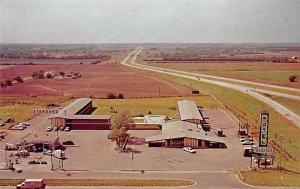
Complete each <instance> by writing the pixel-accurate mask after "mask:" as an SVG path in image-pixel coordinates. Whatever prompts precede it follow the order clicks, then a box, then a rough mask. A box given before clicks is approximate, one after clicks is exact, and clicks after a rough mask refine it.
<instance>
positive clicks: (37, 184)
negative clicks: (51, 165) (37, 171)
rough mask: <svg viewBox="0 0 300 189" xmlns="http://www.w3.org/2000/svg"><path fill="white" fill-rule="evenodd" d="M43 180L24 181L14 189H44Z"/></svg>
mask: <svg viewBox="0 0 300 189" xmlns="http://www.w3.org/2000/svg"><path fill="white" fill-rule="evenodd" d="M44 188H46V185H45V184H44V179H26V180H25V181H24V182H22V183H21V184H18V185H17V186H16V189H44Z"/></svg>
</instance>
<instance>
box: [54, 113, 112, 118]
mask: <svg viewBox="0 0 300 189" xmlns="http://www.w3.org/2000/svg"><path fill="white" fill-rule="evenodd" d="M55 117H59V118H64V119H110V118H111V115H60V114H57V115H52V116H50V117H49V119H52V118H55Z"/></svg>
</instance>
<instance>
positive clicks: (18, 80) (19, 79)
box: [14, 76, 24, 83]
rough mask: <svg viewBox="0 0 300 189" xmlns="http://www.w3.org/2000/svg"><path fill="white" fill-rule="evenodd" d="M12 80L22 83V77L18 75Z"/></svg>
mask: <svg viewBox="0 0 300 189" xmlns="http://www.w3.org/2000/svg"><path fill="white" fill-rule="evenodd" d="M14 80H15V81H17V82H19V83H23V82H24V81H23V79H22V78H21V77H19V76H18V77H15V78H14Z"/></svg>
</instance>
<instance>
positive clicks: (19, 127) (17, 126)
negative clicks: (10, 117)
mask: <svg viewBox="0 0 300 189" xmlns="http://www.w3.org/2000/svg"><path fill="white" fill-rule="evenodd" d="M24 129H25V127H24V126H23V125H22V124H20V123H19V124H18V125H15V126H13V127H12V128H11V130H24Z"/></svg>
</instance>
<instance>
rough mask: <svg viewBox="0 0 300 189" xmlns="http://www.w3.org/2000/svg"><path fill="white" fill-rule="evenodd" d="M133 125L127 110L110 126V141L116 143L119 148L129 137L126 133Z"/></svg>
mask: <svg viewBox="0 0 300 189" xmlns="http://www.w3.org/2000/svg"><path fill="white" fill-rule="evenodd" d="M132 124H133V119H132V116H131V113H130V112H129V110H125V111H123V112H122V113H121V114H120V115H119V116H118V117H117V119H116V120H115V121H114V123H113V125H112V131H111V133H110V137H111V139H112V141H115V142H116V145H117V146H118V147H121V146H122V145H123V144H124V142H125V140H126V138H127V137H128V136H129V134H128V133H127V131H128V129H129V128H130V126H131V125H132Z"/></svg>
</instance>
